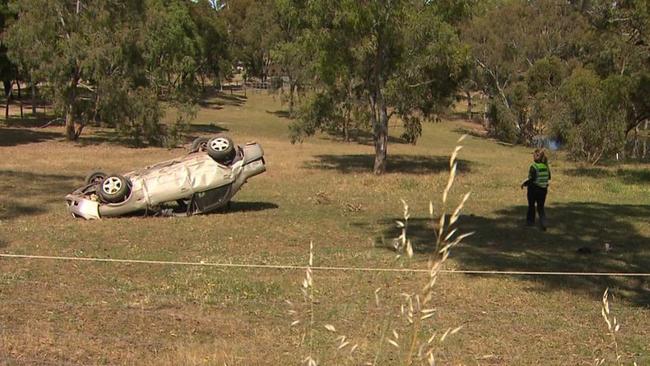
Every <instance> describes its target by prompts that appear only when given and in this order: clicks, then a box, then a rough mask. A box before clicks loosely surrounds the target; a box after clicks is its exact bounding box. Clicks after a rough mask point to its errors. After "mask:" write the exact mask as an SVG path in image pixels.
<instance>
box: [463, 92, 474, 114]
mask: <svg viewBox="0 0 650 366" xmlns="http://www.w3.org/2000/svg"><path fill="white" fill-rule="evenodd" d="M465 95H466V96H467V118H468V119H470V120H471V119H472V107H473V104H472V93H471V92H470V91H469V90H467V91H465Z"/></svg>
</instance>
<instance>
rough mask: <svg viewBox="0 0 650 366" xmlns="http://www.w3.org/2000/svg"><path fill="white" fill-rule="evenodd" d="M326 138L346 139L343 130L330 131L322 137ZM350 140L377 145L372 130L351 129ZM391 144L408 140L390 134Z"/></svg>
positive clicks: (405, 142) (403, 142) (365, 144)
mask: <svg viewBox="0 0 650 366" xmlns="http://www.w3.org/2000/svg"><path fill="white" fill-rule="evenodd" d="M321 138H322V139H324V140H334V139H335V140H339V141H343V140H345V135H344V134H343V132H342V131H328V132H327V135H325V136H323V137H321ZM349 140H350V142H356V143H357V144H359V145H364V146H375V140H374V135H373V134H372V132H369V131H364V130H360V129H356V128H353V129H351V130H350V131H349ZM388 143H389V144H407V143H408V142H407V141H406V140H405V139H404V138H402V137H395V136H388Z"/></svg>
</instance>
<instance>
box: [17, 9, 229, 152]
mask: <svg viewBox="0 0 650 366" xmlns="http://www.w3.org/2000/svg"><path fill="white" fill-rule="evenodd" d="M11 6H12V8H13V9H14V10H15V11H16V13H17V14H18V17H17V20H16V21H15V22H14V23H13V24H12V25H11V26H10V27H9V29H8V30H7V32H6V35H5V37H4V40H5V42H6V43H7V45H8V46H9V56H10V57H11V58H12V59H13V60H16V61H17V62H18V63H19V64H23V65H30V66H31V68H32V72H33V73H34V75H36V76H37V77H38V79H39V80H42V81H44V84H45V85H46V86H47V89H46V91H47V92H48V95H47V96H48V97H49V98H50V99H51V100H52V102H53V104H54V107H55V110H56V111H57V113H58V114H60V115H62V116H63V118H64V119H65V126H66V136H67V138H68V139H70V140H75V139H77V138H78V137H79V135H80V134H81V133H82V130H83V128H84V126H85V125H86V124H87V123H88V122H95V121H100V122H101V123H104V124H107V125H109V126H115V127H117V128H119V130H120V131H121V132H122V133H124V134H126V135H128V136H129V137H131V138H132V139H133V140H134V141H135V142H136V143H142V142H148V143H151V144H160V143H162V142H163V140H164V134H165V128H164V127H163V126H162V125H161V124H160V119H161V117H162V115H163V105H162V104H161V103H160V100H165V101H167V102H170V103H172V104H176V105H178V106H188V105H192V104H193V103H194V102H195V100H196V96H197V92H198V88H197V85H198V82H197V74H199V73H201V72H202V71H201V70H204V71H203V72H205V70H208V69H207V67H208V66H212V65H213V64H214V63H215V62H216V61H217V58H218V57H219V56H218V55H219V50H220V47H223V46H221V45H219V44H218V43H219V42H223V40H222V38H220V37H218V36H214V35H215V34H219V25H213V23H212V22H213V18H207V16H205V15H204V16H202V17H201V18H200V19H199V20H198V21H197V19H196V16H197V9H199V10H200V8H199V7H200V6H201V4H200V3H199V4H196V3H192V2H187V1H183V0H173V1H164V0H133V1H121V0H77V1H67V0H52V1H46V2H43V1H40V0H20V1H13V2H12V3H11ZM193 8H194V11H193V12H192V9H193ZM204 9H206V8H204ZM209 9H210V11H213V12H216V11H217V10H215V9H214V8H212V7H209ZM193 14H194V15H195V17H194V18H193V16H192V15H193ZM207 37H210V38H207ZM206 40H209V42H208V41H206ZM212 43H214V44H212ZM182 109H184V110H186V109H187V108H182ZM177 122H183V121H181V120H179V121H177ZM179 126H180V125H173V126H172V127H171V128H169V129H168V130H169V131H172V132H175V131H176V132H177V131H178V127H179Z"/></svg>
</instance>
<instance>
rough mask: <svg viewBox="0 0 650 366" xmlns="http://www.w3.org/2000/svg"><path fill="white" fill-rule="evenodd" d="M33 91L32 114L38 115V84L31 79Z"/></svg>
mask: <svg viewBox="0 0 650 366" xmlns="http://www.w3.org/2000/svg"><path fill="white" fill-rule="evenodd" d="M30 85H31V92H32V114H34V115H36V84H34V81H33V80H30Z"/></svg>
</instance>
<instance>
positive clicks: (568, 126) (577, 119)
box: [555, 69, 625, 164]
mask: <svg viewBox="0 0 650 366" xmlns="http://www.w3.org/2000/svg"><path fill="white" fill-rule="evenodd" d="M620 82H621V80H620V79H617V78H616V77H611V78H608V79H605V80H602V79H600V78H599V77H598V75H596V74H595V73H594V72H593V71H590V70H585V69H576V70H575V71H574V72H573V74H572V75H571V76H570V77H569V78H568V79H567V80H566V81H565V82H564V83H563V85H562V87H561V90H560V93H561V100H562V104H561V109H560V110H559V111H557V112H556V117H555V119H556V121H555V123H556V126H555V130H556V132H557V133H558V135H559V137H561V138H562V139H564V140H566V142H567V145H568V149H569V153H570V154H571V156H572V157H574V158H576V159H579V160H585V161H588V162H590V163H592V164H596V163H597V162H598V161H599V160H600V159H601V158H602V157H603V156H606V155H608V154H613V153H615V152H618V151H620V150H621V148H622V147H623V145H624V143H625V129H624V127H625V113H624V110H623V107H622V106H621V105H620V103H617V98H616V96H615V95H614V93H616V92H617V91H618V90H620V85H619V84H620Z"/></svg>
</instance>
